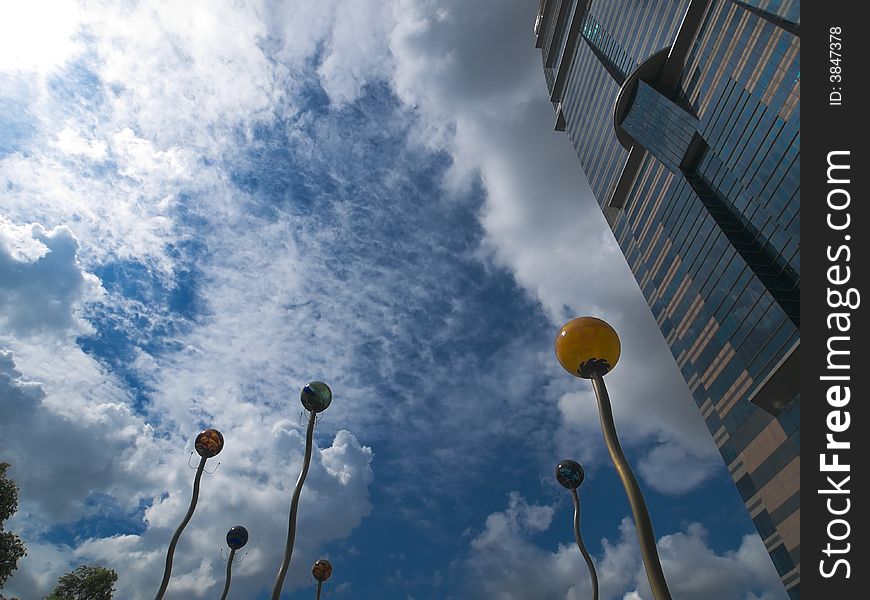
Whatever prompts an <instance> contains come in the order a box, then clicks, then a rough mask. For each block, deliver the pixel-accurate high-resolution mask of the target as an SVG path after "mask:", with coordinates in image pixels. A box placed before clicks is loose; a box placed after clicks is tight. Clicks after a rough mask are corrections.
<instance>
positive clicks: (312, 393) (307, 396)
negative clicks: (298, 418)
mask: <svg viewBox="0 0 870 600" xmlns="http://www.w3.org/2000/svg"><path fill="white" fill-rule="evenodd" d="M300 401H301V402H302V407H303V408H304V409H305V410H306V411H308V428H307V429H306V432H305V455H304V457H303V459H302V471H301V472H300V473H299V479H297V480H296V487H295V488H293V496H292V497H291V498H290V518H289V522H288V524H287V545H286V546H285V547H284V558H283V560H282V561H281V567H280V568H279V569H278V577H277V578H276V579H275V585H274V586H273V587H272V600H279V598H280V596H281V588H282V587H284V578H285V577H286V576H287V568H288V567H289V566H290V559H291V558H292V557H293V545H294V544H295V542H296V517H297V512H298V508H299V496H300V495H301V494H302V485H303V484H304V483H305V478H306V477H307V476H308V467H309V466H310V465H311V451H312V447H313V445H314V424H315V422H316V421H317V415H318V413H321V412H323V411H324V410H326V409H327V408H329V405H330V404H332V390H331V389H329V386H328V385H326V384H325V383H323V382H322V381H312V382H310V383H309V384H308V385H306V386H305V387H304V388H302V393H301V394H300Z"/></svg>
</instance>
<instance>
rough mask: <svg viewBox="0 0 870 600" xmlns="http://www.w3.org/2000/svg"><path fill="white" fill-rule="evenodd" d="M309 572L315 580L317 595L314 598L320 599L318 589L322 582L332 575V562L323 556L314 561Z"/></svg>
mask: <svg viewBox="0 0 870 600" xmlns="http://www.w3.org/2000/svg"><path fill="white" fill-rule="evenodd" d="M311 574H312V575H314V579H316V580H317V595H316V596H315V600H320V590H321V588H323V582H324V581H326V580H327V579H329V578H330V577H332V563H330V562H329V561H328V560H326V559H325V558H321V559H320V560H317V561H315V562H314V566H313V567H311Z"/></svg>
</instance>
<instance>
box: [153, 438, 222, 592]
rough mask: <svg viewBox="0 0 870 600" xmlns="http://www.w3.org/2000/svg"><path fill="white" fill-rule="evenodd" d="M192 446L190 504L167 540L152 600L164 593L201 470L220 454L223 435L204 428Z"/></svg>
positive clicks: (200, 477)
mask: <svg viewBox="0 0 870 600" xmlns="http://www.w3.org/2000/svg"><path fill="white" fill-rule="evenodd" d="M193 448H194V450H196V453H197V454H199V456H200V459H199V466H197V468H196V475H194V477H193V496H192V497H191V499H190V506H189V507H188V508H187V514H186V515H184V519H182V521H181V524H180V525H179V526H178V528H177V529H176V530H175V533H174V534H173V535H172V540H170V542H169V548H168V549H167V551H166V566H165V567H164V569H163V580H162V581H161V582H160V589H159V590H157V595H156V596H154V600H160V599H161V598H163V595H164V594H165V593H166V588H167V587H168V586H169V577H170V576H171V575H172V559H173V557H174V556H175V547H176V546H177V545H178V540H179V538H181V532H182V531H184V528H185V527H187V523H188V522H189V521H190V518H191V517H192V516H193V511H194V509H195V508H196V501H197V500H198V499H199V483H200V480H201V479H202V472H203V470H205V461H207V460H208V459H210V458H213V457H215V456H217V455H218V454H220V451H221V450H223V448H224V436H223V435H221V432H220V431H218V430H217V429H206V430H205V431H201V432H200V433H199V435H197V436H196V440H194V443H193Z"/></svg>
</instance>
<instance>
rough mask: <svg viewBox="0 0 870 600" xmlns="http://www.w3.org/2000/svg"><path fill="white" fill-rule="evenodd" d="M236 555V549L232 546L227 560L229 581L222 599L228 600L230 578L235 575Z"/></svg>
mask: <svg viewBox="0 0 870 600" xmlns="http://www.w3.org/2000/svg"><path fill="white" fill-rule="evenodd" d="M235 556H236V549H235V548H230V558H229V559H228V560H227V582H226V583H225V584H224V593H223V594H221V600H227V594H229V593H230V579H232V577H233V558H235Z"/></svg>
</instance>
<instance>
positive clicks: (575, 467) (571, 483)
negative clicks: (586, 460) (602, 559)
mask: <svg viewBox="0 0 870 600" xmlns="http://www.w3.org/2000/svg"><path fill="white" fill-rule="evenodd" d="M583 478H584V473H583V467H581V466H580V463H578V462H577V461H576V460H563V461H562V462H560V463H559V464H558V465H557V466H556V481H558V482H559V484H560V485H561V486H562V487H564V488H567V489H568V490H570V491H571V498H572V499H573V500H574V539H575V540H577V547H578V548H580V554H582V555H583V558H584V559H585V560H586V566H587V567H589V577H590V578H591V579H592V600H598V574H597V573H596V572H595V565H594V564H592V557H591V556H589V551H588V550H586V546H585V545H584V544H583V538H582V537H581V536H580V498H579V496H577V488H578V487H580V484H581V483H583Z"/></svg>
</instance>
